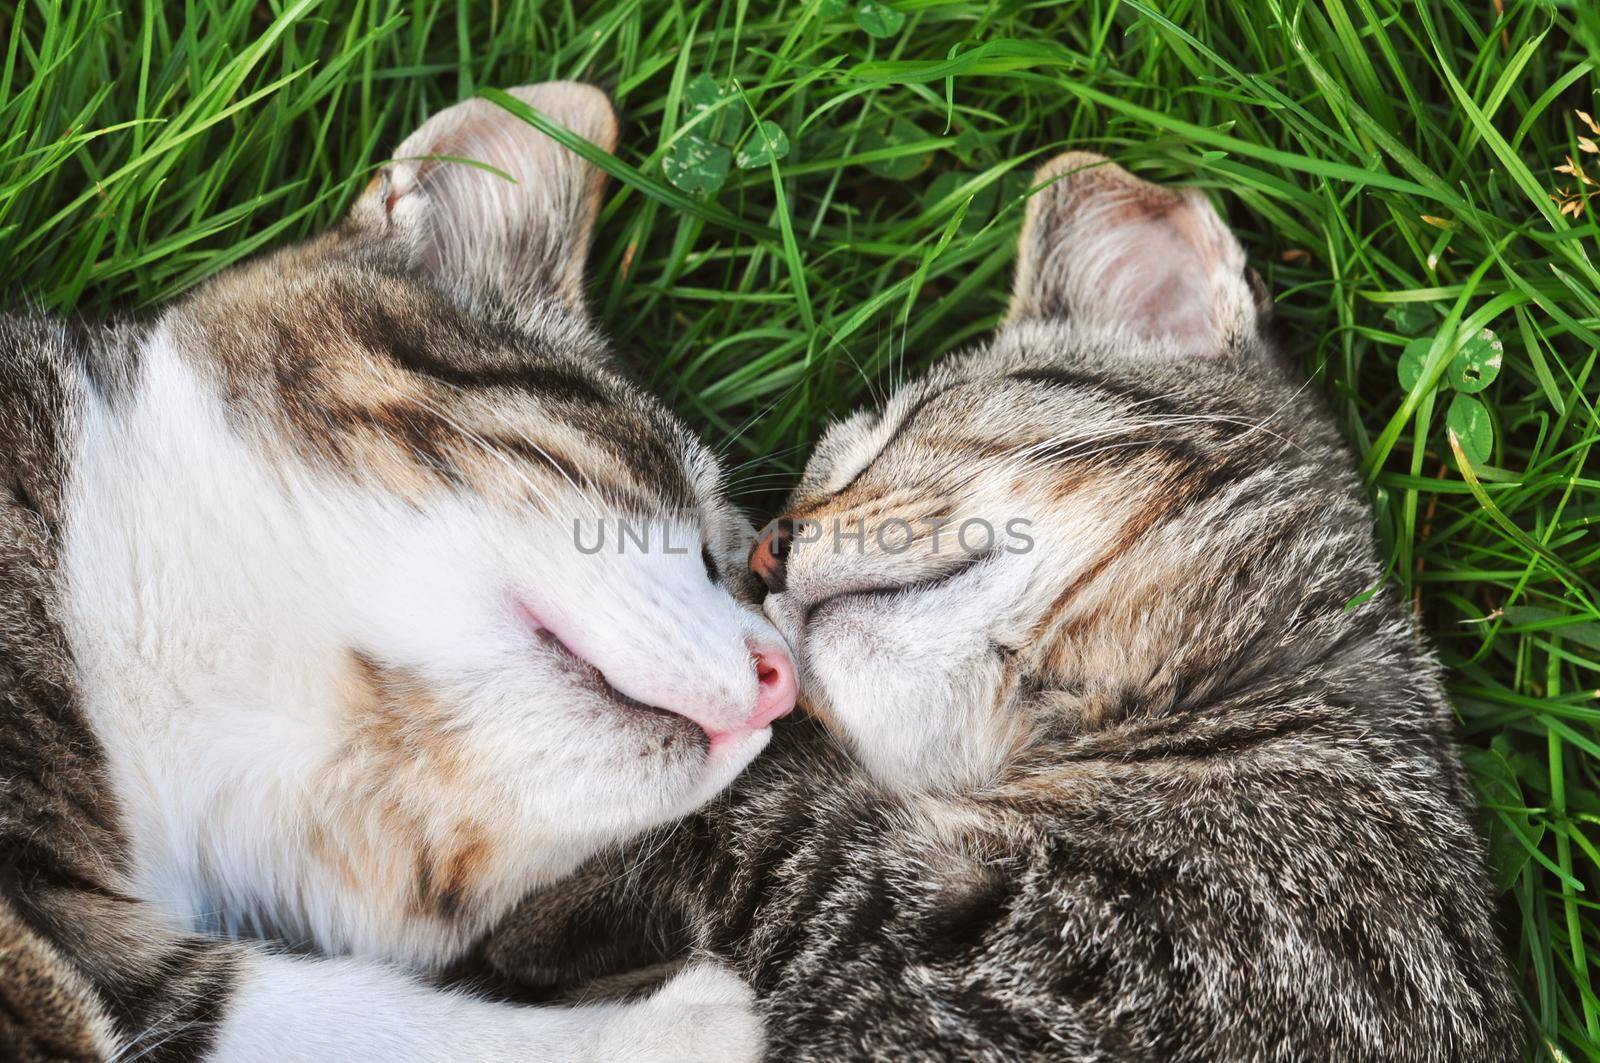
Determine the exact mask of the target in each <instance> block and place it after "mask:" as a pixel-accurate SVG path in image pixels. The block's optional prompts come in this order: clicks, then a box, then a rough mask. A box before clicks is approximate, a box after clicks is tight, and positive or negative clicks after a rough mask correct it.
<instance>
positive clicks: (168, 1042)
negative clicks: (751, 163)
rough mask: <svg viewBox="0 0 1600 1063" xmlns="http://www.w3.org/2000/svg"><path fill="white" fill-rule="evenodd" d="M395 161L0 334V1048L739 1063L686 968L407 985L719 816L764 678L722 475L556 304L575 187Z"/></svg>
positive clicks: (751, 1024) (458, 136) (581, 182)
mask: <svg viewBox="0 0 1600 1063" xmlns="http://www.w3.org/2000/svg"><path fill="white" fill-rule="evenodd" d="M516 93H517V95H519V96H520V97H521V98H522V99H523V100H524V101H525V102H528V103H530V104H532V105H533V106H535V107H537V108H539V109H540V110H542V111H543V112H545V113H546V114H547V115H550V116H552V117H553V118H554V119H555V120H557V121H560V122H562V123H563V124H565V125H567V126H568V127H570V128H573V129H575V130H577V131H578V132H579V133H581V134H583V135H585V136H587V137H588V138H589V139H591V140H593V141H595V142H598V143H600V144H602V145H609V144H611V143H612V142H613V141H614V139H615V135H616V123H615V118H614V116H613V115H612V112H611V109H610V106H609V104H608V102H607V101H606V100H605V98H604V96H603V95H602V94H600V93H599V92H598V91H596V90H594V89H592V88H590V87H587V86H582V85H575V84H565V83H552V84H548V85H540V86H532V87H528V88H524V89H518V90H516ZM396 154H397V161H395V162H394V163H393V164H391V165H390V166H388V167H386V168H385V169H384V170H383V171H382V172H380V173H379V174H378V176H377V177H376V178H375V179H374V180H373V182H372V184H371V186H370V187H369V188H368V190H367V192H366V193H365V194H364V195H363V196H362V197H361V199H360V200H359V201H358V202H357V203H356V205H355V206H354V208H353V210H352V212H351V214H350V216H349V218H348V219H346V220H345V221H344V222H343V223H342V224H340V225H339V226H337V227H336V228H335V229H333V230H332V231H330V232H329V233H327V234H325V235H323V236H321V237H319V238H317V239H315V240H312V241H310V242H308V243H306V244H303V245H300V246H298V247H293V248H288V249H286V250H283V251H281V252H278V253H276V254H273V255H271V256H269V257H266V258H263V259H259V260H257V261H254V262H251V263H246V264H244V265H241V266H238V267H236V268H233V269H231V270H228V271H226V272H224V273H222V274H221V275H219V276H218V277H216V278H215V279H213V280H212V281H210V282H208V283H207V284H205V285H203V286H202V287H200V288H199V289H197V290H196V291H195V292H194V293H192V294H191V295H189V296H188V297H186V298H185V299H183V300H181V301H180V302H178V303H176V304H174V305H173V306H171V307H169V308H167V309H165V310H164V311H163V312H162V313H160V314H159V315H158V316H157V317H155V318H154V319H152V320H149V321H143V322H121V323H112V324H107V325H100V326H82V325H77V324H72V323H67V322H62V321H57V320H52V319H48V318H45V317H42V316H37V315H21V316H10V317H5V318H0V456H3V457H0V460H3V461H4V462H5V465H4V472H5V474H6V478H5V484H6V486H7V492H6V493H5V494H4V495H0V1056H4V1057H6V1058H20V1059H25V1060H45V1059H97V1058H113V1057H120V1058H127V1059H140V1060H168V1059H197V1058H221V1059H239V1060H262V1059H272V1060H274V1061H282V1060H299V1059H362V1058H384V1059H406V1060H413V1059H415V1060H441V1061H442V1060H458V1059H484V1060H491V1059H494V1060H498V1059H505V1058H519V1059H592V1060H611V1059H616V1058H620V1057H621V1056H622V1055H624V1054H627V1055H628V1056H629V1058H640V1059H680V1058H697V1059H698V1058H711V1059H719V1058H720V1059H732V1060H743V1059H749V1058H753V1056H754V1055H755V1054H756V1053H757V1052H758V1051H759V1037H760V1029H759V1023H758V1022H757V1021H756V1019H755V1017H754V1015H753V1013H752V1012H751V1010H750V1007H749V997H748V989H747V988H746V987H745V986H744V985H743V984H742V983H741V982H740V981H739V980H738V979H737V978H735V977H734V976H732V975H731V974H729V973H727V972H726V971H725V970H723V969H721V968H719V967H716V966H713V965H702V966H700V967H697V968H694V969H691V970H688V971H686V972H684V973H683V974H682V975H680V976H679V977H678V978H677V979H676V980H674V981H673V982H672V983H671V984H670V985H668V986H667V988H666V989H665V990H663V991H662V992H661V993H659V994H657V995H656V996H655V997H652V998H650V999H649V1000H645V1001H642V1002H639V1003H635V1004H629V1005H599V1006H595V1007H591V1008H582V1009H562V1010H555V1009H533V1008H522V1007H513V1006H510V1005H506V1004H497V1003H492V1002H488V1001H484V1000H479V999H474V998H472V997H470V996H467V995H465V994H461V993H453V992H446V991H442V990H440V989H437V988H434V987H432V986H430V985H429V984H427V983H426V982H424V981H423V980H422V979H421V978H420V977H419V975H423V974H426V973H427V972H430V971H435V970H438V969H440V968H442V967H444V966H446V965H448V964H449V963H450V962H452V961H453V960H454V959H455V958H456V957H457V956H458V955H459V954H460V953H461V952H462V950H463V949H464V948H465V947H466V946H467V944H468V943H469V942H470V941H472V940H473V938H475V937H476V936H477V935H479V934H481V932H482V931H483V929H484V928H485V927H487V926H488V925H489V924H490V923H492V922H493V921H494V920H495V919H497V918H498V917H499V916H500V915H501V914H503V913H504V912H505V911H507V910H508V909H509V908H510V906H511V905H512V904H513V903H514V902H515V901H516V899H517V898H519V897H521V896H522V895H524V894H525V893H526V892H527V891H528V890H529V889H530V888H531V887H533V886H535V885H537V884H540V883H543V882H548V881H550V880H551V879H553V878H555V877H559V876H560V875H561V874H563V873H565V872H566V871H567V870H568V869H570V868H572V867H573V866H575V865H576V864H577V863H578V862H579V861H581V860H582V859H583V858H585V857H586V856H588V855H589V854H591V853H593V852H594V851H596V850H597V849H599V848H600V847H602V846H603V845H605V844H608V843H612V842H616V841H618V840H620V839H623V838H626V837H629V836H631V835H633V834H635V833H637V832H638V831H640V830H643V829H645V828H647V827H650V826H652V825H655V824H659V823H662V822H665V821H668V820H670V819H673V818H675V817H678V816H681V815H683V814H685V813H687V812H689V811H691V810H692V809H694V808H695V807H697V806H698V805H700V804H701V803H703V802H704V801H705V800H706V799H707V798H709V797H710V796H712V795H713V794H714V793H716V792H717V791H718V790H720V789H721V788H723V787H724V786H725V785H726V784H727V782H728V781H729V780H730V779H731V778H732V777H733V776H734V775H735V774H737V773H738V772H739V771H740V770H741V769H742V768H743V767H744V765H745V764H746V763H747V762H748V761H749V760H750V759H751V758H752V757H753V756H754V755H755V754H756V753H757V752H758V751H759V750H760V749H761V748H762V746H763V745H764V744H765V742H766V739H767V737H768V734H769V732H768V731H767V730H766V729H765V727H764V726H754V725H749V721H751V720H754V719H755V718H756V717H755V716H753V715H752V706H753V705H754V704H756V702H757V700H758V698H759V696H760V691H761V689H762V680H761V678H760V676H759V675H758V670H757V667H756V665H755V663H754V661H753V656H754V655H758V654H767V655H769V656H770V655H772V654H781V652H782V650H781V645H782V643H781V640H780V639H779V638H778V636H777V634H776V632H775V631H774V630H773V629H772V627H771V626H770V625H769V624H768V623H767V622H766V621H765V620H763V619H761V618H760V617H759V616H758V615H757V613H756V611H755V610H754V609H753V608H751V607H750V605H749V603H748V594H747V585H746V583H745V582H744V580H743V578H742V576H741V568H740V566H739V564H738V558H737V556H736V554H735V553H734V551H735V550H736V549H737V547H736V545H735V544H736V543H737V541H738V537H739V534H740V532H741V531H742V529H743V528H744V523H743V520H742V518H741V517H740V516H739V515H738V513H737V512H736V511H735V510H734V508H733V507H732V506H731V505H730V504H729V502H728V500H727V497H726V494H725V491H724V488H723V482H722V474H721V471H720V470H719V468H718V466H717V463H716V461H715V459H714V458H713V457H712V455H711V454H710V453H709V452H708V451H707V450H706V449H705V448H704V447H703V446H701V444H700V443H699V442H698V441H697V440H695V439H694V438H693V437H692V435H691V434H690V433H689V432H688V431H687V430H686V429H685V428H684V427H683V426H682V425H681V424H680V423H679V422H678V421H677V420H676V419H675V418H673V417H672V416H671V415H670V414H669V413H668V412H667V411H666V410H665V409H664V408H663V407H662V406H661V405H660V404H658V403H657V402H655V401H653V400H652V399H650V398H648V397H647V396H645V395H643V394H642V393H641V392H640V391H639V390H638V389H637V388H636V387H634V386H633V385H632V384H631V383H629V382H628V381H627V380H626V379H624V377H623V376H622V375H620V374H619V372H618V371H617V370H616V369H615V368H614V367H613V366H612V364H611V359H610V355H609V352H608V350H607V347H606V344H605V341H604V340H603V339H602V338H601V337H600V336H599V334H598V333H597V332H596V331H595V329H594V328H593V326H592V325H591V324H590V322H589V320H588V318H587V315H586V314H585V312H584V309H583V306H582V301H581V277H582V271H583V261H584V257H585V254H586V250H587V245H588V239H589V229H590V226H591V224H592V222H593V219H594V215H595V212H596V210H597V209H598V200H599V195H600V175H599V174H598V172H597V171H595V170H593V169H591V168H590V167H588V166H587V165H586V164H583V163H582V162H580V160H578V159H577V158H576V157H575V156H573V155H571V154H569V153H567V152H566V151H565V150H564V149H561V148H559V147H558V146H556V144H555V143H554V142H553V141H551V140H548V139H547V138H545V137H544V136H543V135H542V134H540V133H538V132H536V131H535V130H534V129H533V128H532V127H530V126H527V125H525V124H524V123H522V122H520V121H519V120H516V119H514V118H513V117H511V116H510V115H509V114H507V113H505V112H503V111H501V110H500V109H499V108H496V107H494V106H491V105H490V104H488V103H486V102H483V101H471V102H468V103H466V104H462V105H459V106H457V107H454V108H450V109H448V110H446V111H444V112H442V113H441V114H439V115H436V116H435V117H434V118H433V119H431V120H430V121H429V122H428V123H427V124H426V125H424V126H423V127H422V128H421V129H420V130H419V131H418V132H417V133H416V134H415V135H413V137H412V138H410V139H409V140H407V141H406V143H405V144H403V145H401V146H400V148H399V149H398V150H397V153H396ZM440 155H449V156H453V157H459V156H466V157H469V158H475V159H479V160H481V161H484V162H487V163H489V164H491V165H492V166H494V167H495V168H496V169H497V170H499V171H503V172H504V173H506V174H509V175H511V176H512V177H513V178H515V180H514V181H508V180H505V179H504V178H502V177H497V176H495V175H494V174H491V173H488V172H486V171H483V170H481V169H474V168H470V167H466V166H464V165H461V164H458V163H452V162H448V161H442V160H440V159H438V158H436V156H440ZM579 516H582V517H585V518H588V519H590V520H592V521H594V522H595V523H597V524H598V523H599V522H601V521H603V520H608V519H609V520H615V519H620V518H631V519H636V520H642V519H647V520H650V521H652V522H654V525H655V526H657V527H662V526H666V527H670V529H671V530H672V531H673V532H674V534H675V535H676V536H677V540H678V542H679V543H680V544H690V545H688V546H687V547H685V548H682V549H683V554H682V556H679V555H677V554H670V553H666V552H663V551H661V550H656V551H653V552H651V553H649V554H642V553H635V554H630V555H628V556H619V555H618V554H617V553H616V552H614V551H613V552H608V553H604V554H594V555H591V554H587V553H583V552H580V550H579V549H578V548H577V546H576V544H575V542H574V538H573V537H574V527H573V521H574V519H575V518H577V517H579ZM722 573H732V574H733V578H725V577H724V576H723V575H722ZM711 735H717V736H718V738H717V740H716V741H715V742H712V741H711V740H710V738H709V737H708V736H711ZM251 938H265V939H269V940H270V941H271V942H273V944H271V945H267V944H263V943H262V942H260V941H251V940H249V939H251ZM284 946H288V948H287V949H286V948H285V947H284ZM339 957H347V958H339Z"/></svg>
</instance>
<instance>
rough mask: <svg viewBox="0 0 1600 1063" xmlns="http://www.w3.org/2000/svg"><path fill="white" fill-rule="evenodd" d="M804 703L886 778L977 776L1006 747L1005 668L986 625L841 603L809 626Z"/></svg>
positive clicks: (925, 785) (958, 780) (915, 781)
mask: <svg viewBox="0 0 1600 1063" xmlns="http://www.w3.org/2000/svg"><path fill="white" fill-rule="evenodd" d="M803 667H804V681H805V683H806V685H807V691H808V698H809V700H808V706H809V707H810V708H811V710H812V712H813V713H814V714H815V715H817V716H819V717H820V718H821V719H822V720H823V721H824V723H826V724H827V725H828V726H829V728H830V729H831V730H833V731H834V732H835V733H836V734H839V735H841V736H842V737H844V738H845V740H846V741H847V742H848V744H849V746H850V748H851V750H852V751H853V753H854V754H855V756H856V758H857V759H858V760H859V761H861V763H862V764H863V765H864V766H865V767H866V768H867V770H868V771H870V772H871V773H872V774H873V776H874V777H875V778H876V779H877V780H878V781H879V782H880V783H883V784H884V785H887V786H890V787H892V788H895V789H905V790H920V789H933V788H938V787H941V786H948V785H957V784H967V783H972V782H975V781H978V780H980V779H982V778H983V777H985V776H986V775H987V774H988V773H990V772H992V771H993V770H994V768H995V767H996V765H997V764H998V762H999V759H1000V758H1001V757H1002V756H1003V755H1004V750H1005V749H1007V748H1009V741H1007V740H1003V739H1002V738H1001V737H1000V736H1001V735H1002V734H1003V733H1004V732H1005V731H1006V728H1005V727H1004V720H1003V714H1004V711H1005V708H1006V706H1005V705H1004V704H1001V702H1003V700H1004V699H1003V696H1002V695H1003V688H1004V686H1005V667H1004V663H1003V661H1002V660H1001V659H1000V658H999V657H998V656H997V654H996V653H995V652H994V650H993V647H992V646H991V644H990V643H989V641H988V639H987V637H986V635H985V633H984V631H983V629H982V628H981V627H974V626H972V625H968V624H957V623H950V622H948V621H946V620H943V619H941V618H940V617H938V616H937V615H933V614H931V613H930V614H928V615H922V616H918V615H914V614H908V612H907V611H905V610H897V611H896V613H895V614H894V615H884V616H880V615H877V611H876V610H874V609H871V608H867V607H852V605H851V604H850V603H843V602H841V603H839V607H837V608H833V609H830V610H828V612H827V614H826V615H825V616H824V617H822V618H820V619H819V620H818V622H816V623H813V624H812V625H811V626H810V627H808V628H807V631H806V641H805V654H804V666H803Z"/></svg>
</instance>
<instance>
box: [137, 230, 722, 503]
mask: <svg viewBox="0 0 1600 1063" xmlns="http://www.w3.org/2000/svg"><path fill="white" fill-rule="evenodd" d="M518 310H519V312H518V313H517V315H515V317H514V318H513V317H512V316H510V315H506V314H503V313H499V312H497V308H496V307H494V306H493V305H491V304H488V303H485V302H483V301H477V302H474V301H470V300H465V299H463V298H462V297H460V296H459V295H457V294H456V293H451V292H448V291H446V290H444V289H441V288H439V287H437V286H436V285H434V284H431V283H428V282H425V281H421V280H418V279H417V278H415V277H413V276H410V275H408V274H406V273H404V272H402V271H399V270H395V269H391V268H388V267H387V265H386V264H385V262H384V261H383V260H382V259H381V258H373V257H371V256H364V255H361V254H358V253H351V252H350V249H349V248H348V247H346V246H344V245H343V244H342V243H341V242H340V241H339V240H337V239H330V240H326V241H319V242H313V243H312V244H310V245H306V246H302V247H297V248H291V249H289V250H287V251H285V252H282V253H280V254H278V255H274V256H270V257H268V258H266V259H263V260H260V261H258V262H256V263H252V264H249V265H247V266H245V267H243V268H238V269H235V270H232V271H229V272H228V273H225V274H223V275H222V276H220V277H218V278H216V279H215V280H213V281H212V282H210V283H208V284H206V285H204V286H202V287H201V288H200V289H198V290H197V291H196V292H195V293H193V294H192V295H191V296H190V297H189V298H187V299H186V300H184V301H183V302H182V303H180V304H179V305H177V306H175V307H174V308H173V309H172V310H171V311H170V312H169V313H168V314H167V316H166V318H165V320H164V323H163V324H164V327H165V330H166V332H167V334H168V335H169V336H170V337H171V342H173V343H174V344H175V345H176V346H177V347H178V348H179V350H180V351H181V353H183V354H184V355H185V357H186V358H188V359H189V360H190V361H191V362H192V363H194V364H196V365H197V367H198V368H200V369H201V370H202V372H203V373H204V374H205V375H206V376H207V377H209V378H210V379H211V380H212V381H213V382H214V383H215V385H216V387H217V388H218V390H219V391H220V392H221V394H222V397H223V398H224V399H225V400H226V403H227V408H228V409H229V411H230V413H231V414H232V415H234V416H236V417H237V418H238V419H239V420H240V421H241V422H242V423H247V424H249V425H251V426H253V427H255V428H256V429H258V431H259V432H260V434H262V435H264V436H265V437H267V439H268V440H269V441H270V442H271V443H272V444H273V445H275V446H279V447H282V448H283V449H285V450H287V451H288V452H292V453H294V454H296V455H298V456H299V457H301V458H303V459H305V460H308V461H310V462H311V463H313V464H314V465H317V466H319V467H322V468H329V469H332V470H335V471H337V472H343V473H347V474H349V475H350V476H351V477H352V478H355V479H363V478H364V479H368V480H375V481H376V482H378V483H380V484H382V485H383V486H385V487H387V488H389V489H390V490H392V491H396V492H398V493H400V494H402V495H406V496H408V497H409V496H414V495H416V494H417V493H419V492H425V491H428V490H431V489H435V488H440V487H443V488H447V489H450V490H456V491H474V492H478V493H484V494H498V495H510V496H514V497H517V498H519V499H520V500H523V501H531V502H536V503H544V504H545V505H544V508H548V509H555V508H560V507H559V506H556V505H554V504H553V501H554V499H555V498H556V497H557V496H559V495H564V494H567V493H572V492H576V493H585V494H591V495H596V496H600V497H603V498H605V499H606V500H607V501H608V502H610V503H613V504H615V505H616V506H618V507H620V508H624V509H627V510H630V511H634V512H647V513H654V512H663V511H674V510H682V509H689V508H692V507H695V506H697V505H699V504H701V501H702V499H703V498H705V497H706V496H707V495H709V494H712V493H713V492H714V491H715V489H716V484H715V481H716V475H717V474H716V469H715V462H714V461H712V460H711V459H710V457H709V455H707V454H706V453H705V451H704V448H703V447H701V445H700V444H699V443H698V441H696V440H695V439H694V437H693V436H692V435H691V434H690V433H688V432H687V431H686V430H685V429H684V428H683V427H682V426H681V425H680V424H679V423H678V422H677V420H676V419H675V418H673V417H671V416H670V414H668V413H667V411H666V410H665V409H663V408H662V407H661V406H660V405H659V403H657V402H655V401H654V400H652V399H650V398H648V397H647V396H645V395H644V394H643V393H642V392H641V391H640V390H639V389H638V388H636V387H635V386H634V385H633V384H632V383H631V382H629V381H628V380H626V379H625V378H623V377H622V376H621V375H620V374H618V373H617V372H616V371H614V370H613V369H612V368H611V367H610V365H609V355H608V353H607V351H606V348H605V345H604V342H603V341H602V340H601V339H600V337H599V335H598V334H597V333H596V332H595V330H594V329H593V328H592V327H591V326H590V325H589V324H588V322H587V321H586V320H585V319H584V318H583V317H582V316H581V315H580V314H578V313H575V312H574V311H573V310H572V309H571V308H570V307H569V306H567V305H565V304H563V303H560V302H557V301H553V300H552V301H551V302H549V304H548V305H546V306H542V307H528V306H522V307H519V308H518Z"/></svg>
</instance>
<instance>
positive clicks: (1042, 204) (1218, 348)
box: [1008, 152, 1261, 355]
mask: <svg viewBox="0 0 1600 1063" xmlns="http://www.w3.org/2000/svg"><path fill="white" fill-rule="evenodd" d="M1034 185H1035V187H1036V188H1037V189H1038V190H1037V191H1035V192H1034V194H1033V196H1032V198H1030V199H1029V200H1028V213H1027V218H1026V220H1025V221H1024V223H1023V226H1022V240H1021V245H1020V247H1019V248H1018V250H1017V273H1016V280H1015V283H1014V286H1013V289H1012V295H1011V306H1010V311H1009V314H1008V320H1010V321H1019V320H1025V319H1028V318H1065V319H1067V320H1069V321H1071V322H1072V323H1073V324H1075V325H1079V326H1082V327H1085V328H1088V329H1092V330H1100V331H1106V332H1112V333H1117V334H1121V335H1125V336H1132V337H1135V338H1138V339H1140V340H1149V341H1157V343H1158V345H1159V347H1160V348H1161V349H1163V350H1168V351H1172V352H1174V353H1178V354H1193V355H1212V354H1218V353H1221V352H1222V351H1224V350H1226V349H1227V348H1228V346H1229V344H1230V343H1231V342H1232V341H1233V340H1235V339H1236V338H1238V337H1239V336H1241V335H1243V334H1246V333H1250V332H1253V331H1254V330H1255V327H1256V319H1257V316H1258V314H1259V313H1260V309H1261V307H1260V300H1259V299H1258V296H1257V292H1256V290H1255V289H1254V288H1253V287H1252V282H1251V280H1250V279H1249V278H1248V277H1247V276H1246V274H1245V260H1244V251H1243V250H1242V249H1241V248H1240V247H1239V241H1237V240H1236V239H1234V236H1233V233H1231V232H1229V231H1228V227H1227V225H1226V224H1224V223H1223V221H1222V219H1221V218H1219V217H1218V216H1217V212H1216V211H1215V210H1214V209H1213V208H1212V206H1211V204H1210V202H1209V201H1208V200H1207V199H1206V198H1205V196H1203V195H1202V194H1201V193H1200V192H1199V191H1198V190H1196V189H1192V188H1190V189H1183V188H1163V187H1161V186H1160V185H1153V184H1151V183H1150V182H1148V181H1142V180H1140V179H1139V178H1137V177H1135V176H1133V175H1132V174H1130V173H1129V172H1128V171H1126V170H1124V169H1123V168H1122V167H1120V166H1118V165H1116V164H1115V163H1111V162H1108V161H1107V160H1106V159H1105V158H1103V157H1102V156H1099V155H1093V154H1090V153H1088V152H1069V153H1067V154H1065V155H1058V156H1057V157H1056V158H1054V159H1052V160H1051V161H1050V162H1048V163H1046V164H1045V165H1044V166H1043V167H1042V168H1040V170H1039V172H1038V173H1037V174H1036V175H1035V179H1034Z"/></svg>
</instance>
